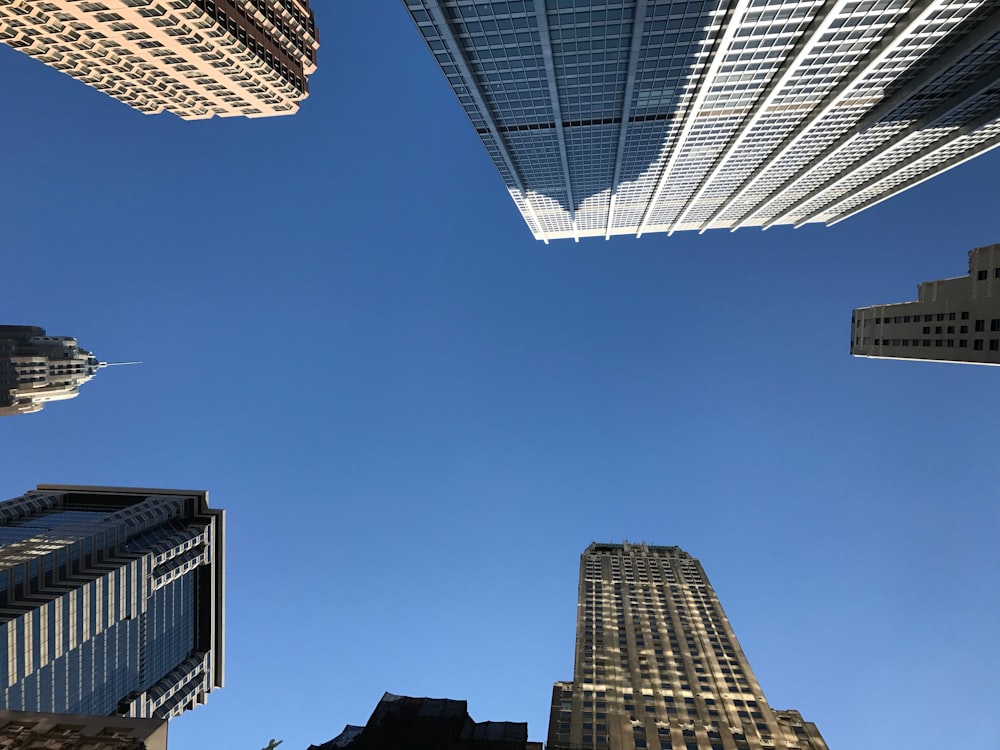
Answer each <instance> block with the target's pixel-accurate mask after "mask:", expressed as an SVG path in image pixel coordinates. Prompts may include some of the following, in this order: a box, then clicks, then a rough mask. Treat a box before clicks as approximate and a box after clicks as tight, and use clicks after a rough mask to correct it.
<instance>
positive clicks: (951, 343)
mask: <svg viewBox="0 0 1000 750" xmlns="http://www.w3.org/2000/svg"><path fill="white" fill-rule="evenodd" d="M945 346H947V347H948V348H949V349H954V348H955V339H948V341H947V343H946V344H945Z"/></svg>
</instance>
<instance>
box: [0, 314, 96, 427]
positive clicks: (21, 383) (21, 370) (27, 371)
mask: <svg viewBox="0 0 1000 750" xmlns="http://www.w3.org/2000/svg"><path fill="white" fill-rule="evenodd" d="M102 364H104V363H102V362H99V361H98V360H97V358H96V357H94V355H93V354H91V353H90V352H88V351H87V350H86V349H83V348H81V347H80V345H79V343H78V342H77V340H76V339H74V338H72V337H70V336H47V335H46V334H45V329H44V328H39V327H37V326H0V417H9V416H13V415H16V414H30V413H31V412H36V411H39V410H40V409H41V408H42V407H43V406H44V405H45V404H46V403H48V402H50V401H65V400H66V399H70V398H75V397H76V396H78V395H80V387H81V386H82V385H83V384H84V383H86V382H88V381H89V380H91V379H92V378H93V377H94V375H95V374H97V371H98V370H99V369H100V368H101V366H102Z"/></svg>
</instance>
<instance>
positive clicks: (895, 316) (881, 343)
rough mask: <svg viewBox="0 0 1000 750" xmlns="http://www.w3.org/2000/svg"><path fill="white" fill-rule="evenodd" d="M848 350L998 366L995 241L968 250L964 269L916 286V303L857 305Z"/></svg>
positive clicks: (999, 279) (999, 290) (999, 284)
mask: <svg viewBox="0 0 1000 750" xmlns="http://www.w3.org/2000/svg"><path fill="white" fill-rule="evenodd" d="M851 354H853V355H854V356H855V357H871V358H875V359H916V360H921V361H924V362H956V363H964V364H973V365H1000V244H998V245H987V246H986V247H978V248H976V249H975V250H971V251H970V252H969V273H968V274H966V275H965V276H958V277H955V278H952V279H940V280H938V281H926V282H924V283H922V284H919V285H918V286H917V301H916V302H897V303H895V304H889V305H872V306H870V307H860V308H858V309H856V310H855V311H854V313H853V315H852V316H851Z"/></svg>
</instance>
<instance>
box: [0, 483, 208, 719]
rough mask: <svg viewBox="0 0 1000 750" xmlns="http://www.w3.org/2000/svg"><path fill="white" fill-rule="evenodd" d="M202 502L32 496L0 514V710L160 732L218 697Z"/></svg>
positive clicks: (92, 494)
mask: <svg viewBox="0 0 1000 750" xmlns="http://www.w3.org/2000/svg"><path fill="white" fill-rule="evenodd" d="M223 518H224V516H223V512H222V511H221V510H215V509H210V508H209V507H208V498H207V493H205V492H197V491H186V490H146V489H133V488H111V487H75V486H62V485H40V486H39V487H38V488H37V489H36V490H33V491H31V492H28V493H26V494H24V495H22V496H21V497H18V498H14V499H13V500H8V501H6V502H3V503H0V638H2V639H3V642H4V643H6V648H4V649H2V651H0V653H2V658H0V707H2V708H4V709H7V710H14V711H34V712H40V713H69V714H88V715H103V716H107V715H119V716H126V717H133V718H162V719H168V718H171V717H174V716H177V715H179V714H180V713H182V712H183V711H185V710H187V709H189V708H194V707H195V706H197V705H199V704H202V703H204V702H205V700H206V696H207V695H208V693H209V692H210V691H211V690H213V689H214V688H219V687H222V684H223V645H224V632H223V630H224V629H223V625H224V622H223V615H224V573H225V570H224V536H225V529H224V523H223Z"/></svg>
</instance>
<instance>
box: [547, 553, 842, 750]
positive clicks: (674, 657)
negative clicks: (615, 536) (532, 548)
mask: <svg viewBox="0 0 1000 750" xmlns="http://www.w3.org/2000/svg"><path fill="white" fill-rule="evenodd" d="M547 747H548V748H550V750H568V749H573V750H579V749H580V748H584V749H592V750H641V749H642V748H650V750H763V748H775V749H776V750H827V746H826V743H825V742H824V741H823V738H822V737H821V736H820V733H819V731H818V730H817V728H816V726H815V725H814V724H812V723H810V722H807V721H804V720H803V719H802V716H801V715H800V714H799V713H798V712H797V711H778V710H775V709H772V708H771V707H770V706H769V705H768V703H767V699H766V698H765V697H764V693H763V691H762V690H761V687H760V684H759V683H758V682H757V678H756V677H754V674H753V671H752V670H751V669H750V664H749V663H748V662H747V658H746V656H745V655H744V654H743V651H742V649H741V648H740V644H739V642H738V641H737V640H736V635H735V634H734V633H733V629H732V627H730V625H729V620H728V619H727V618H726V615H725V613H724V612H723V611H722V605H721V604H720V603H719V599H718V597H717V596H716V595H715V592H714V591H713V590H712V586H711V584H710V583H709V581H708V578H707V576H706V575H705V571H704V570H703V569H702V567H701V563H699V562H698V561H697V560H695V559H694V558H693V557H691V556H690V555H688V554H687V553H686V552H684V551H683V550H681V549H679V548H678V547H655V546H652V545H647V544H645V543H643V544H629V543H628V542H626V543H624V544H597V543H594V544H591V545H590V546H589V547H588V548H587V550H586V551H585V552H584V553H583V556H582V558H581V562H580V588H579V601H578V604H577V621H576V657H575V659H574V664H573V681H572V682H557V683H556V684H555V688H554V690H553V695H552V711H551V714H550V719H549V735H548V743H547Z"/></svg>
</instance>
